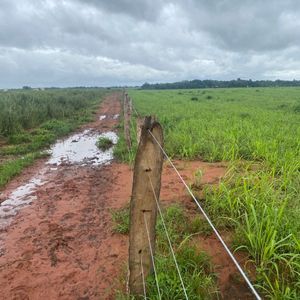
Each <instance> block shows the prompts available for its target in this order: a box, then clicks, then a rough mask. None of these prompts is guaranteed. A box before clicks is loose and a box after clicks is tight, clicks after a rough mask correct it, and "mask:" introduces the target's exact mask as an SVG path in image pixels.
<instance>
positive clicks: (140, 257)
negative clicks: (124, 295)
mask: <svg viewBox="0 0 300 300" xmlns="http://www.w3.org/2000/svg"><path fill="white" fill-rule="evenodd" d="M148 130H150V131H151V133H152V134H153V135H154V136H155V138H156V139H157V141H158V142H159V143H160V144H161V145H162V146H163V131H162V127H161V126H160V124H159V123H158V122H156V121H154V119H153V118H152V117H146V118H145V121H144V125H143V126H142V131H141V138H140V142H139V146H138V150H137V154H136V158H135V165H134V175H133V186H132V196H131V202H130V232H129V291H130V294H131V295H134V296H137V297H139V296H141V295H143V277H142V268H143V273H144V278H145V279H146V278H147V276H148V275H149V274H150V273H151V272H152V270H153V269H152V260H151V253H150V248H149V240H148V235H147V231H146V226H145V220H146V222H147V227H148V230H149V236H150V244H151V248H152V249H153V251H154V250H155V224H156V216H157V205H156V200H155V197H154V194H153V190H152V187H151V184H150V180H149V178H150V179H151V182H152V184H153V187H154V190H155V194H156V196H157V197H159V193H160V185H161V172H162V165H163V154H162V151H161V150H160V148H159V146H158V145H157V143H156V142H155V141H154V140H153V137H152V136H151V135H150V133H149V132H148ZM153 253H154V252H153ZM141 264H142V266H141Z"/></svg>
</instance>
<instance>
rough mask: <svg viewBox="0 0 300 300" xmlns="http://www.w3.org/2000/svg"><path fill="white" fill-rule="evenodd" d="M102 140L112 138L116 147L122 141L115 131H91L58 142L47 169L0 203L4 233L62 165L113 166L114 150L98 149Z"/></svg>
mask: <svg viewBox="0 0 300 300" xmlns="http://www.w3.org/2000/svg"><path fill="white" fill-rule="evenodd" d="M99 137H106V138H109V139H110V140H111V141H112V142H113V144H116V143H117V140H118V136H117V135H116V133H114V132H112V131H110V132H105V133H101V134H100V133H97V132H95V131H92V130H91V129H87V130H85V131H83V132H81V133H76V134H74V135H72V136H70V137H69V138H67V139H64V140H59V141H57V142H56V144H54V145H53V146H52V147H51V149H50V150H49V154H50V158H49V160H48V161H47V162H46V164H45V167H44V168H43V169H42V170H40V171H39V173H37V174H36V175H35V176H34V177H32V178H31V179H30V180H29V181H28V182H27V183H26V184H24V185H21V186H19V187H18V188H16V189H15V190H13V191H12V192H11V193H10V194H9V195H8V196H7V197H4V201H3V202H2V203H1V204H0V230H3V229H4V228H5V227H7V226H8V225H9V224H10V223H11V221H12V219H13V217H14V216H15V215H16V214H17V213H18V211H19V210H20V209H22V208H23V207H25V206H27V205H30V203H31V202H32V201H34V200H38V199H37V196H36V193H35V192H36V190H37V188H38V187H39V186H42V185H43V184H45V183H46V182H47V176H49V174H51V173H54V172H56V171H57V169H58V166H59V165H61V164H69V165H77V166H79V167H84V166H99V165H103V164H107V163H109V162H110V161H111V160H112V159H113V147H112V148H110V149H108V150H106V151H102V150H100V149H99V148H98V147H97V146H96V142H97V140H98V138H99ZM2 198H3V196H2Z"/></svg>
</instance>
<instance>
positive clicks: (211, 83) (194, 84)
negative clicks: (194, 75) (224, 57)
mask: <svg viewBox="0 0 300 300" xmlns="http://www.w3.org/2000/svg"><path fill="white" fill-rule="evenodd" d="M295 86H300V80H274V81H272V80H252V79H247V80H245V79H240V78H238V79H234V80H227V81H226V80H210V79H207V80H199V79H195V80H185V81H179V82H173V83H154V84H150V83H147V82H146V83H144V84H143V85H142V86H141V89H145V90H156V89H160V90H165V89H199V88H246V87H257V88H258V87H295Z"/></svg>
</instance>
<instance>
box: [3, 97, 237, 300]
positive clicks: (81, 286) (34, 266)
mask: <svg viewBox="0 0 300 300" xmlns="http://www.w3.org/2000/svg"><path fill="white" fill-rule="evenodd" d="M119 100H120V94H117V93H115V94H111V95H110V96H107V97H106V99H105V100H104V101H103V103H102V104H101V107H100V109H99V111H98V113H97V115H96V120H95V121H94V122H93V123H90V124H87V125H85V126H84V127H83V128H82V129H81V130H86V129H89V130H91V131H93V132H98V133H99V134H101V133H103V132H107V131H113V130H115V127H116V125H117V124H118V115H119V114H120V112H121V105H120V101H119ZM103 116H105V117H103ZM46 162H47V161H46V160H41V161H38V162H37V163H36V164H35V165H34V166H32V167H30V168H28V169H27V170H25V171H24V172H23V174H22V175H20V176H19V177H17V178H15V179H14V180H13V181H11V182H10V184H9V185H7V187H6V189H5V190H4V191H2V194H1V199H2V200H5V199H6V198H7V197H8V196H9V195H10V194H11V193H12V192H13V191H15V190H16V188H18V187H19V186H20V185H22V184H25V183H26V182H28V180H30V178H32V177H33V176H36V175H37V174H38V173H39V172H40V171H41V170H43V168H44V167H45V165H46ZM175 164H176V166H177V167H178V169H179V171H180V172H181V174H182V175H183V178H184V179H185V180H186V181H187V182H193V180H194V174H195V172H196V170H197V169H201V170H202V171H203V176H202V183H207V184H217V183H218V182H219V180H220V178H221V177H222V176H223V175H224V173H225V167H224V166H223V165H222V164H209V163H203V162H198V161H197V162H196V161H195V162H181V161H176V162H175ZM43 176H44V183H43V185H40V186H37V187H36V189H35V190H34V191H33V192H32V193H31V194H30V196H31V197H32V196H33V197H34V198H33V201H32V202H31V203H30V204H29V205H27V206H24V207H23V208H22V209H20V210H19V211H18V213H17V214H16V216H14V217H13V219H12V220H11V222H10V224H9V225H7V226H4V227H2V230H0V290H1V293H0V299H53V300H55V299H78V300H79V299H81V300H83V299H85V300H87V299H115V291H116V290H117V289H124V282H121V279H122V278H125V277H126V275H127V273H126V272H127V252H128V238H127V236H125V235H120V234H116V233H113V230H112V228H113V223H112V220H111V210H112V209H116V208H121V207H124V206H125V205H126V204H128V202H129V199H130V195H131V185H132V170H131V169H130V167H129V166H128V165H125V164H120V163H116V162H112V163H111V164H106V165H97V164H96V165H93V164H68V163H65V162H62V163H61V164H59V165H58V166H55V167H53V168H48V169H46V171H45V173H44V174H43ZM161 201H162V204H163V205H164V204H169V203H173V202H181V203H184V205H185V206H187V207H189V208H191V209H193V208H194V209H195V205H194V203H193V202H192V200H191V199H190V197H189V196H188V195H187V193H186V191H185V190H184V187H183V186H182V184H181V183H180V182H179V179H178V177H177V175H176V174H175V173H174V171H173V170H172V169H171V167H170V166H169V165H168V164H167V163H165V164H164V170H163V176H162V188H161ZM0 202H1V201H0ZM198 244H199V246H200V247H202V248H203V250H206V251H207V252H208V253H209V254H211V255H212V256H214V255H216V256H217V258H213V261H214V263H215V264H216V265H218V266H217V270H216V271H217V272H218V273H219V274H220V276H219V283H220V288H221V291H222V292H223V294H224V295H225V297H224V298H225V299H240V298H239V297H240V294H239V293H237V294H236V295H237V296H236V297H235V296H234V293H232V297H230V298H227V296H228V295H230V293H229V292H228V291H229V290H228V287H229V286H230V285H231V283H230V280H231V279H230V278H231V277H232V276H234V274H236V270H235V267H234V266H233V264H232V263H231V261H230V260H229V259H228V258H227V256H226V255H227V254H226V253H225V252H224V250H223V249H222V246H221V245H220V243H219V242H217V241H216V240H215V238H214V237H213V236H211V237H208V238H205V239H204V238H199V243H198ZM222 257H223V258H224V259H223V260H222ZM224 270H230V271H227V272H226V275H224V274H225V273H224V272H223V271H224ZM222 274H223V275H222Z"/></svg>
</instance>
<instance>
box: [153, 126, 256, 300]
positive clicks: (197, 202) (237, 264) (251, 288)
mask: <svg viewBox="0 0 300 300" xmlns="http://www.w3.org/2000/svg"><path fill="white" fill-rule="evenodd" d="M148 132H149V133H150V135H151V136H152V138H153V139H154V141H155V142H156V143H157V145H158V146H159V148H160V149H161V151H162V152H163V154H164V155H165V157H166V158H167V160H168V161H169V163H170V164H171V166H172V167H173V169H174V170H175V172H176V174H177V175H178V177H179V178H180V180H181V182H182V183H183V185H184V186H185V188H186V189H187V191H188V192H189V194H190V195H191V197H192V198H193V200H194V201H195V203H196V204H197V206H198V208H199V209H200V211H201V212H202V214H203V216H204V217H205V219H206V220H207V222H208V223H209V225H210V227H211V228H212V229H213V231H214V233H215V234H216V236H217V237H218V239H219V241H220V242H221V244H222V245H223V247H224V248H225V250H226V252H227V253H228V255H229V256H230V258H231V260H232V261H233V262H234V264H235V266H236V267H237V269H238V270H239V272H240V274H241V275H242V277H243V278H244V280H245V281H246V283H247V285H248V287H249V288H250V290H251V291H252V293H253V294H254V296H255V297H256V299H257V300H261V297H260V296H259V294H258V293H257V291H256V290H255V288H254V286H253V285H252V283H251V281H250V280H249V278H248V277H247V275H246V274H245V272H244V271H243V269H242V268H241V266H240V265H239V263H238V261H237V260H236V259H235V257H234V256H233V254H232V253H231V251H230V250H229V248H228V247H227V245H226V243H225V242H224V240H223V239H222V237H221V235H220V234H219V232H218V231H217V229H216V228H215V226H214V225H213V223H212V221H211V220H210V218H209V217H208V215H207V214H206V212H205V211H204V209H203V208H202V206H201V205H200V203H199V201H198V200H197V199H196V197H195V196H194V194H193V193H192V191H191V189H190V188H189V186H188V185H187V184H186V182H185V181H184V179H183V178H182V176H181V175H180V173H179V172H178V170H177V168H176V167H175V165H174V164H173V162H172V161H171V159H170V157H169V156H168V154H167V153H166V152H165V150H164V149H163V147H162V146H161V145H160V143H159V142H158V140H157V139H156V137H155V136H154V135H153V134H152V132H151V131H150V130H148Z"/></svg>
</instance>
